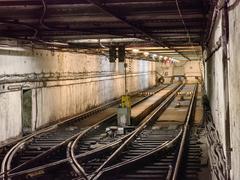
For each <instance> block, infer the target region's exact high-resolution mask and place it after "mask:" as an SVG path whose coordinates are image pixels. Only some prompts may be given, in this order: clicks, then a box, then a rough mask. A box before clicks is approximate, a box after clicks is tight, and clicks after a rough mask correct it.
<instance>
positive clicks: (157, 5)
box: [0, 0, 213, 60]
mask: <svg viewBox="0 0 240 180" xmlns="http://www.w3.org/2000/svg"><path fill="white" fill-rule="evenodd" d="M211 2H212V1H211ZM212 3H213V2H212ZM212 7H213V5H212V4H211V3H210V0H178V1H177V0H114V1H113V0H0V36H1V37H2V38H6V37H7V38H17V39H22V40H26V39H27V40H31V41H35V42H37V43H44V42H61V43H65V46H67V47H75V48H76V47H77V48H96V47H99V48H101V46H100V45H103V46H108V45H109V44H113V43H115V44H126V46H127V47H136V48H141V49H142V51H145V50H144V47H159V48H158V49H151V48H148V51H150V52H151V51H153V52H155V53H157V54H163V55H164V53H165V54H166V55H168V56H174V57H175V58H178V59H181V60H197V59H199V58H200V57H201V48H200V46H201V45H203V43H204V41H205V39H206V34H207V31H208V26H209V25H208V24H209V23H208V22H209V19H210V17H211V8H212ZM122 37H124V38H130V39H131V38H135V39H140V40H135V41H132V40H129V41H128V42H114V39H116V38H117V39H118V38H122ZM83 39H98V40H99V41H100V42H101V39H110V41H109V42H107V41H105V42H103V44H101V43H100V42H98V43H95V44H94V43H88V42H87V41H86V42H84V43H83V42H81V41H79V42H77V40H83ZM163 47H164V48H163ZM146 49H147V48H146ZM161 50H162V51H161Z"/></svg>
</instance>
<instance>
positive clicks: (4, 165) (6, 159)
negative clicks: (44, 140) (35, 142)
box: [0, 126, 57, 178]
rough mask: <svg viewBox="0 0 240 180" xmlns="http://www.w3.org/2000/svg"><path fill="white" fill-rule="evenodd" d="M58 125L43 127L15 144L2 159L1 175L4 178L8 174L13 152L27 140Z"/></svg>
mask: <svg viewBox="0 0 240 180" xmlns="http://www.w3.org/2000/svg"><path fill="white" fill-rule="evenodd" d="M56 128H57V126H51V127H49V128H46V129H43V130H41V131H38V132H36V133H34V134H32V135H31V136H28V137H27V138H25V139H23V140H21V141H20V142H18V143H17V144H16V145H14V146H13V147H12V148H11V149H10V150H9V151H8V152H7V154H6V155H5V157H4V158H3V161H2V165H1V174H0V177H1V176H3V178H4V177H5V176H6V173H7V171H8V168H9V166H10V164H9V160H10V159H11V158H12V157H13V154H14V153H15V152H16V150H17V149H18V148H19V147H22V146H24V144H25V143H26V141H28V140H30V139H32V138H33V137H35V136H38V135H40V134H43V133H46V132H48V131H50V130H53V129H56Z"/></svg>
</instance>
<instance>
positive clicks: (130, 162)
mask: <svg viewBox="0 0 240 180" xmlns="http://www.w3.org/2000/svg"><path fill="white" fill-rule="evenodd" d="M182 132H183V130H182V129H181V130H180V132H179V133H178V134H177V136H175V137H174V138H173V139H172V140H170V141H166V142H164V143H163V144H161V145H159V146H158V147H156V148H154V149H152V150H150V151H148V152H146V153H144V154H141V155H139V156H137V157H134V158H132V159H130V160H127V161H124V162H121V163H118V164H115V165H113V166H109V167H106V168H104V169H103V170H102V171H101V172H100V173H99V174H98V175H97V176H95V177H94V180H97V179H99V178H101V176H103V175H104V174H106V173H109V172H111V171H118V170H120V169H122V168H128V167H129V168H130V167H132V166H133V165H134V164H137V163H139V162H143V161H144V160H146V159H147V158H150V157H152V156H154V155H156V154H159V153H161V152H162V151H164V150H167V149H169V148H171V147H173V146H174V144H175V143H176V142H177V141H178V140H179V139H180V137H181V135H182Z"/></svg>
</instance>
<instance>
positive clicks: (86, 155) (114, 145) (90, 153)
mask: <svg viewBox="0 0 240 180" xmlns="http://www.w3.org/2000/svg"><path fill="white" fill-rule="evenodd" d="M132 133H133V132H131V133H129V134H127V135H125V136H123V137H121V138H119V139H118V140H116V141H114V142H112V143H110V144H107V145H103V146H102V147H98V148H96V149H93V150H91V151H87V152H85V153H82V154H79V155H76V156H75V158H76V159H77V160H78V161H83V160H86V159H88V158H91V157H93V156H97V155H100V154H104V153H105V152H107V151H109V150H111V149H115V148H117V147H118V146H119V145H120V144H121V143H122V142H123V141H125V139H127V138H128V137H129V136H130V135H131V134H132ZM69 161H71V158H70V157H68V158H65V159H62V160H59V161H56V162H52V163H49V164H45V165H42V166H38V167H34V168H31V169H27V170H23V171H19V172H16V173H12V174H9V175H8V177H9V178H12V177H16V176H21V175H25V174H30V173H33V172H37V171H41V170H48V169H50V168H54V167H56V166H60V165H63V164H64V163H68V162H69Z"/></svg>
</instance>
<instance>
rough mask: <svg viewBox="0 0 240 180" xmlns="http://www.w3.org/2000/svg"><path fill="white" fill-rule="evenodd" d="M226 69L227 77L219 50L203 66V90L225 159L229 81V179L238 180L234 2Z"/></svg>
mask: <svg viewBox="0 0 240 180" xmlns="http://www.w3.org/2000/svg"><path fill="white" fill-rule="evenodd" d="M228 5H229V6H231V5H233V6H231V8H230V10H229V44H228V50H229V52H228V53H229V61H228V65H229V69H228V75H226V74H225V75H224V73H223V63H222V55H223V52H222V48H220V49H219V50H218V51H216V52H215V54H214V55H213V56H212V57H211V59H209V60H208V62H207V63H205V77H206V78H205V88H206V91H207V95H208V97H209V100H210V104H211V108H212V115H213V119H214V121H215V124H216V127H217V129H218V132H219V136H220V139H221V141H222V144H223V147H224V151H225V152H224V153H225V155H226V139H225V133H226V129H225V119H224V115H225V114H224V113H225V102H224V97H225V95H224V90H225V88H227V87H224V79H225V78H227V77H228V79H229V113H230V115H229V116H230V117H229V118H230V143H231V148H232V151H231V172H230V173H231V179H232V180H238V179H239V177H240V171H239V167H240V121H239V114H240V99H239V92H240V77H239V74H240V58H239V57H240V51H239V44H240V3H239V2H238V1H235V0H230V1H229V4H228ZM220 12H221V11H220ZM221 21H222V19H221V16H220V13H219V16H218V18H217V20H216V22H215V27H214V29H213V33H212V37H211V41H210V46H209V47H210V51H211V50H213V49H214V47H216V42H217V41H219V38H221V33H222V29H221Z"/></svg>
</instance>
